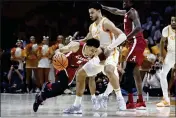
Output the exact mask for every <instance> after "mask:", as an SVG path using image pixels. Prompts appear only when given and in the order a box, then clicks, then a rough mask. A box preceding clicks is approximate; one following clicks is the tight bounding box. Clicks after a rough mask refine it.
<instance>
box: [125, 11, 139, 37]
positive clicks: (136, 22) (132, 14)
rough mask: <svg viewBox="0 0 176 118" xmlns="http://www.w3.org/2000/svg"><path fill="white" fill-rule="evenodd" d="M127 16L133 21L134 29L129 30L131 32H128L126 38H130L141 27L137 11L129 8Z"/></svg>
mask: <svg viewBox="0 0 176 118" xmlns="http://www.w3.org/2000/svg"><path fill="white" fill-rule="evenodd" d="M129 17H130V18H131V19H132V21H133V23H134V29H133V30H132V31H131V33H129V34H128V36H127V39H132V38H133V36H135V35H136V34H137V33H138V32H140V31H141V30H142V28H141V23H140V19H139V15H138V13H137V11H135V10H131V11H130V12H129Z"/></svg>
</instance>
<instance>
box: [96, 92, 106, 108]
mask: <svg viewBox="0 0 176 118" xmlns="http://www.w3.org/2000/svg"><path fill="white" fill-rule="evenodd" d="M98 97H99V98H98V100H99V103H100V106H101V108H103V109H107V104H108V96H104V95H99V96H98Z"/></svg>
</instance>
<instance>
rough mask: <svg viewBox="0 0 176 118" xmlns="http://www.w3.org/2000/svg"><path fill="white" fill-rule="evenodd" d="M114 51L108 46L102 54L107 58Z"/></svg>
mask: <svg viewBox="0 0 176 118" xmlns="http://www.w3.org/2000/svg"><path fill="white" fill-rule="evenodd" d="M113 50H114V48H111V47H110V46H107V47H106V48H105V49H104V54H105V56H106V57H108V56H109V55H110V54H111V53H112V51H113Z"/></svg>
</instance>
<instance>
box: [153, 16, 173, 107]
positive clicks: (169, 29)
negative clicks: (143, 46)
mask: <svg viewBox="0 0 176 118" xmlns="http://www.w3.org/2000/svg"><path fill="white" fill-rule="evenodd" d="M175 34H176V16H172V17H171V25H168V26H166V27H165V28H164V29H163V31H162V38H161V43H160V48H161V56H160V61H162V62H163V67H162V70H161V73H160V74H161V75H160V76H161V77H160V83H161V88H162V91H163V98H164V99H163V100H162V101H161V102H160V103H158V104H156V106H157V107H168V106H170V99H169V97H168V83H167V74H168V72H169V70H170V69H171V68H173V67H174V65H175V56H176V53H175V40H176V35H175ZM166 40H168V45H167V54H166V57H165V59H163V56H164V55H163V52H164V51H163V50H164V43H165V41H166ZM163 60H164V61H163Z"/></svg>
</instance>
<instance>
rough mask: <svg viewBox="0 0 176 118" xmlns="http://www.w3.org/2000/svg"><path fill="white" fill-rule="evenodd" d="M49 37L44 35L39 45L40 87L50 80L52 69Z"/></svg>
mask: <svg viewBox="0 0 176 118" xmlns="http://www.w3.org/2000/svg"><path fill="white" fill-rule="evenodd" d="M48 42H49V37H48V36H47V37H46V36H43V41H42V44H41V45H40V46H38V50H37V57H38V60H39V62H38V69H37V71H38V73H37V76H38V77H37V78H39V79H40V87H42V85H43V84H44V83H45V82H49V71H50V58H51V52H50V50H49V46H48Z"/></svg>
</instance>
